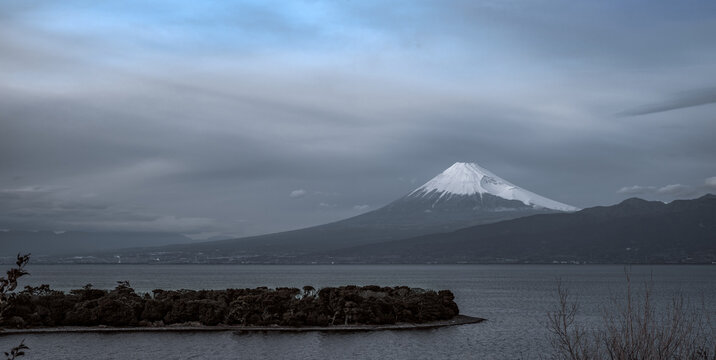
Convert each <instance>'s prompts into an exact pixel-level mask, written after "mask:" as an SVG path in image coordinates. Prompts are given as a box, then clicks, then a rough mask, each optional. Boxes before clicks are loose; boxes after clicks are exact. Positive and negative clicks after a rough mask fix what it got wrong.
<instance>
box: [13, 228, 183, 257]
mask: <svg viewBox="0 0 716 360" xmlns="http://www.w3.org/2000/svg"><path fill="white" fill-rule="evenodd" d="M190 242H193V240H192V239H190V238H188V237H186V236H183V235H180V234H171V233H151V232H80V231H66V232H62V233H56V232H54V231H16V230H12V231H0V256H3V257H4V256H14V255H16V254H17V253H28V252H29V253H32V254H33V257H35V256H43V255H45V256H46V255H71V254H77V253H87V252H92V251H104V250H111V249H118V248H124V247H136V246H160V245H167V244H176V243H190Z"/></svg>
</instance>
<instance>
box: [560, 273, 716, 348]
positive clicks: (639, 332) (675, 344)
mask: <svg viewBox="0 0 716 360" xmlns="http://www.w3.org/2000/svg"><path fill="white" fill-rule="evenodd" d="M652 292H653V286H652V283H651V282H647V283H646V284H645V286H644V291H643V294H641V296H635V293H634V291H633V289H632V281H631V276H630V275H629V273H628V271H627V272H626V296H625V298H624V299H623V300H622V299H619V298H617V297H612V299H611V301H610V302H609V305H608V306H606V307H605V308H604V310H603V317H602V326H601V328H599V329H594V330H591V331H587V330H585V329H584V328H583V327H582V326H580V325H579V324H578V323H577V322H576V321H575V319H576V317H577V314H578V308H579V307H578V304H577V302H576V301H572V300H570V299H569V293H568V291H567V290H566V289H564V287H563V286H562V284H561V282H560V283H559V284H558V287H557V294H558V304H557V308H556V310H555V311H553V312H549V313H548V315H547V316H548V325H547V326H548V330H549V334H550V343H551V345H552V349H553V352H554V353H553V355H552V358H554V359H571V360H587V359H612V360H641V359H643V360H651V359H653V360H677V359H691V360H696V359H699V360H716V338H715V335H716V331H715V330H714V323H713V322H712V321H711V314H710V313H709V312H708V311H707V310H706V306H705V304H704V302H703V301H702V305H701V306H700V307H695V306H692V305H691V304H689V303H688V302H687V301H686V299H684V297H683V295H679V296H676V297H674V298H673V299H672V301H671V303H670V304H669V305H668V306H666V307H665V308H660V307H657V306H656V305H655V304H654V303H653V301H652Z"/></svg>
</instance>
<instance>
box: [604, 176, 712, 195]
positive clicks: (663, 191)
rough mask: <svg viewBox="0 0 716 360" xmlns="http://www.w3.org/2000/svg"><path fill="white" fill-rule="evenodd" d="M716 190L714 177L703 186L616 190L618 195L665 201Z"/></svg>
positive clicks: (631, 187) (634, 186) (629, 187)
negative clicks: (653, 197) (657, 198)
mask: <svg viewBox="0 0 716 360" xmlns="http://www.w3.org/2000/svg"><path fill="white" fill-rule="evenodd" d="M714 190H716V177H711V178H707V179H706V180H704V185H697V186H691V185H683V184H669V185H664V186H640V185H633V186H625V187H622V188H621V189H619V190H617V193H618V194H624V195H644V196H656V197H660V198H667V199H680V198H690V197H696V196H701V195H704V194H706V193H709V192H711V191H714Z"/></svg>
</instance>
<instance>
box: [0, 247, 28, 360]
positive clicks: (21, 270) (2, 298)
mask: <svg viewBox="0 0 716 360" xmlns="http://www.w3.org/2000/svg"><path fill="white" fill-rule="evenodd" d="M29 262H30V254H25V255H20V254H17V261H16V262H15V265H16V267H14V268H10V270H8V271H7V276H6V277H0V322H2V321H3V320H4V316H5V313H6V312H7V310H8V309H9V307H8V305H9V300H10V299H11V297H12V296H14V295H15V293H13V292H12V291H15V289H16V288H17V279H19V278H21V277H22V276H25V275H28V274H29V273H28V272H27V271H26V270H25V265H27V264H28V263H29ZM29 349H30V348H29V347H27V345H25V340H24V339H23V340H22V341H21V342H20V344H19V345H18V346H15V347H14V348H12V349H11V350H10V351H9V352H7V351H6V352H5V357H6V358H7V359H8V360H14V359H15V358H18V357H20V356H23V355H25V351H24V350H29Z"/></svg>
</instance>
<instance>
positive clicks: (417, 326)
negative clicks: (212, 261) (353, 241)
mask: <svg viewBox="0 0 716 360" xmlns="http://www.w3.org/2000/svg"><path fill="white" fill-rule="evenodd" d="M485 320H486V319H483V318H479V317H473V316H467V315H457V316H455V317H454V318H452V319H450V320H439V321H431V322H427V323H397V324H387V325H334V326H298V327H291V326H235V325H216V326H205V325H196V326H194V325H187V326H184V325H180V326H160V327H151V326H141V327H140V326H132V327H111V326H108V327H98V326H60V327H44V328H30V329H6V328H4V329H1V330H0V336H8V335H30V334H31V335H38V334H39V335H41V334H81V333H107V334H114V333H148V332H158V333H171V332H226V331H233V332H235V333H236V334H242V333H253V332H281V333H297V332H314V331H317V332H364V331H386V330H424V329H436V328H442V327H449V326H457V325H468V324H477V323H481V322H483V321H485Z"/></svg>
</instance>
